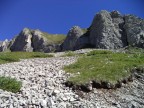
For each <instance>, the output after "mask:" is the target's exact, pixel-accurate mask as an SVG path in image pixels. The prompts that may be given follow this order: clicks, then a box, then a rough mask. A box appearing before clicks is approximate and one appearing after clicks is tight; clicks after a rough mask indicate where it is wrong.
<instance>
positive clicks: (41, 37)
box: [0, 28, 65, 52]
mask: <svg viewBox="0 0 144 108" xmlns="http://www.w3.org/2000/svg"><path fill="white" fill-rule="evenodd" d="M64 39H65V36H64V35H58V34H48V33H45V32H42V31H40V30H30V29H28V28H24V29H23V30H22V31H21V32H20V33H19V35H18V36H16V37H15V38H13V39H12V40H11V41H8V40H5V41H4V42H0V51H6V50H7V49H9V50H10V51H25V52H33V51H35V52H52V51H55V50H59V49H58V48H59V46H60V44H61V43H62V42H63V40H64Z"/></svg>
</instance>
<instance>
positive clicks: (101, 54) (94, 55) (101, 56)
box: [64, 50, 144, 84]
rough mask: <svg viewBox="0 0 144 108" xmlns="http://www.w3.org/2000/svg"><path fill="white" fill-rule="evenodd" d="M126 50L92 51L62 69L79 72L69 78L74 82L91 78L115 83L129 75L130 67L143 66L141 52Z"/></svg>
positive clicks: (86, 80) (143, 60)
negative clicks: (116, 51)
mask: <svg viewBox="0 0 144 108" xmlns="http://www.w3.org/2000/svg"><path fill="white" fill-rule="evenodd" d="M132 51H133V52H135V51H137V50H132ZM128 52H129V53H113V52H110V51H100V50H96V51H92V52H90V53H88V54H87V55H86V56H82V57H80V58H79V59H78V61H77V62H76V63H74V64H71V65H69V66H66V67H64V70H65V71H66V72H70V73H75V74H76V73H78V72H79V73H80V75H76V76H75V77H71V78H70V79H69V81H72V82H74V83H75V84H85V83H87V82H89V81H91V80H96V81H107V82H110V83H113V84H115V83H116V82H117V81H118V80H121V79H123V78H125V77H127V76H129V75H130V74H131V73H130V70H131V69H132V68H135V67H139V66H142V67H143V66H144V54H143V53H132V52H131V51H128Z"/></svg>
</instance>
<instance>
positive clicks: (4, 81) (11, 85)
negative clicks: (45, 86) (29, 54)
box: [0, 77, 22, 93]
mask: <svg viewBox="0 0 144 108" xmlns="http://www.w3.org/2000/svg"><path fill="white" fill-rule="evenodd" d="M21 86H22V83H21V82H20V81H17V80H16V79H14V78H10V77H0V89H3V90H6V91H10V92H14V93H16V92H18V91H20V88H21Z"/></svg>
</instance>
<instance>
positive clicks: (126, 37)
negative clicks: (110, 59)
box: [63, 10, 144, 50]
mask: <svg viewBox="0 0 144 108" xmlns="http://www.w3.org/2000/svg"><path fill="white" fill-rule="evenodd" d="M73 28H77V30H76V29H75V31H77V32H78V31H80V27H73ZM70 31H71V30H70ZM80 32H81V31H80ZM80 32H79V33H80ZM71 34H73V35H72V36H71V37H73V38H77V34H78V33H75V32H73V33H71ZM78 37H79V38H77V41H76V42H75V43H77V44H75V45H74V47H73V48H71V50H76V49H81V48H85V47H87V48H88V47H89V48H90V47H91V48H97V49H99V48H100V49H119V48H123V47H126V46H133V47H140V48H144V47H143V46H144V38H143V37H144V19H141V18H138V17H136V16H134V15H121V14H120V13H119V12H118V11H112V12H108V11H106V10H102V11H100V12H99V13H97V14H96V15H95V17H94V19H93V21H92V24H91V26H90V27H89V28H88V30H87V32H86V33H84V34H82V35H81V36H78ZM68 41H69V42H68ZM71 41H73V40H71V39H69V37H67V38H66V40H65V41H64V44H66V43H70V42H71ZM69 45H70V44H67V46H69ZM63 50H66V49H65V47H64V46H63Z"/></svg>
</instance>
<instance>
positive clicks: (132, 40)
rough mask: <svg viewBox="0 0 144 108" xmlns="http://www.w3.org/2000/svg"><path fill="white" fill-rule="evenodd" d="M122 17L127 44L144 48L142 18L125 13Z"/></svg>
mask: <svg viewBox="0 0 144 108" xmlns="http://www.w3.org/2000/svg"><path fill="white" fill-rule="evenodd" d="M124 19H125V25H124V28H125V31H126V34H127V41H128V44H129V45H130V46H135V47H141V48H144V19H140V18H138V17H136V16H134V15H126V16H124Z"/></svg>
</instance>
